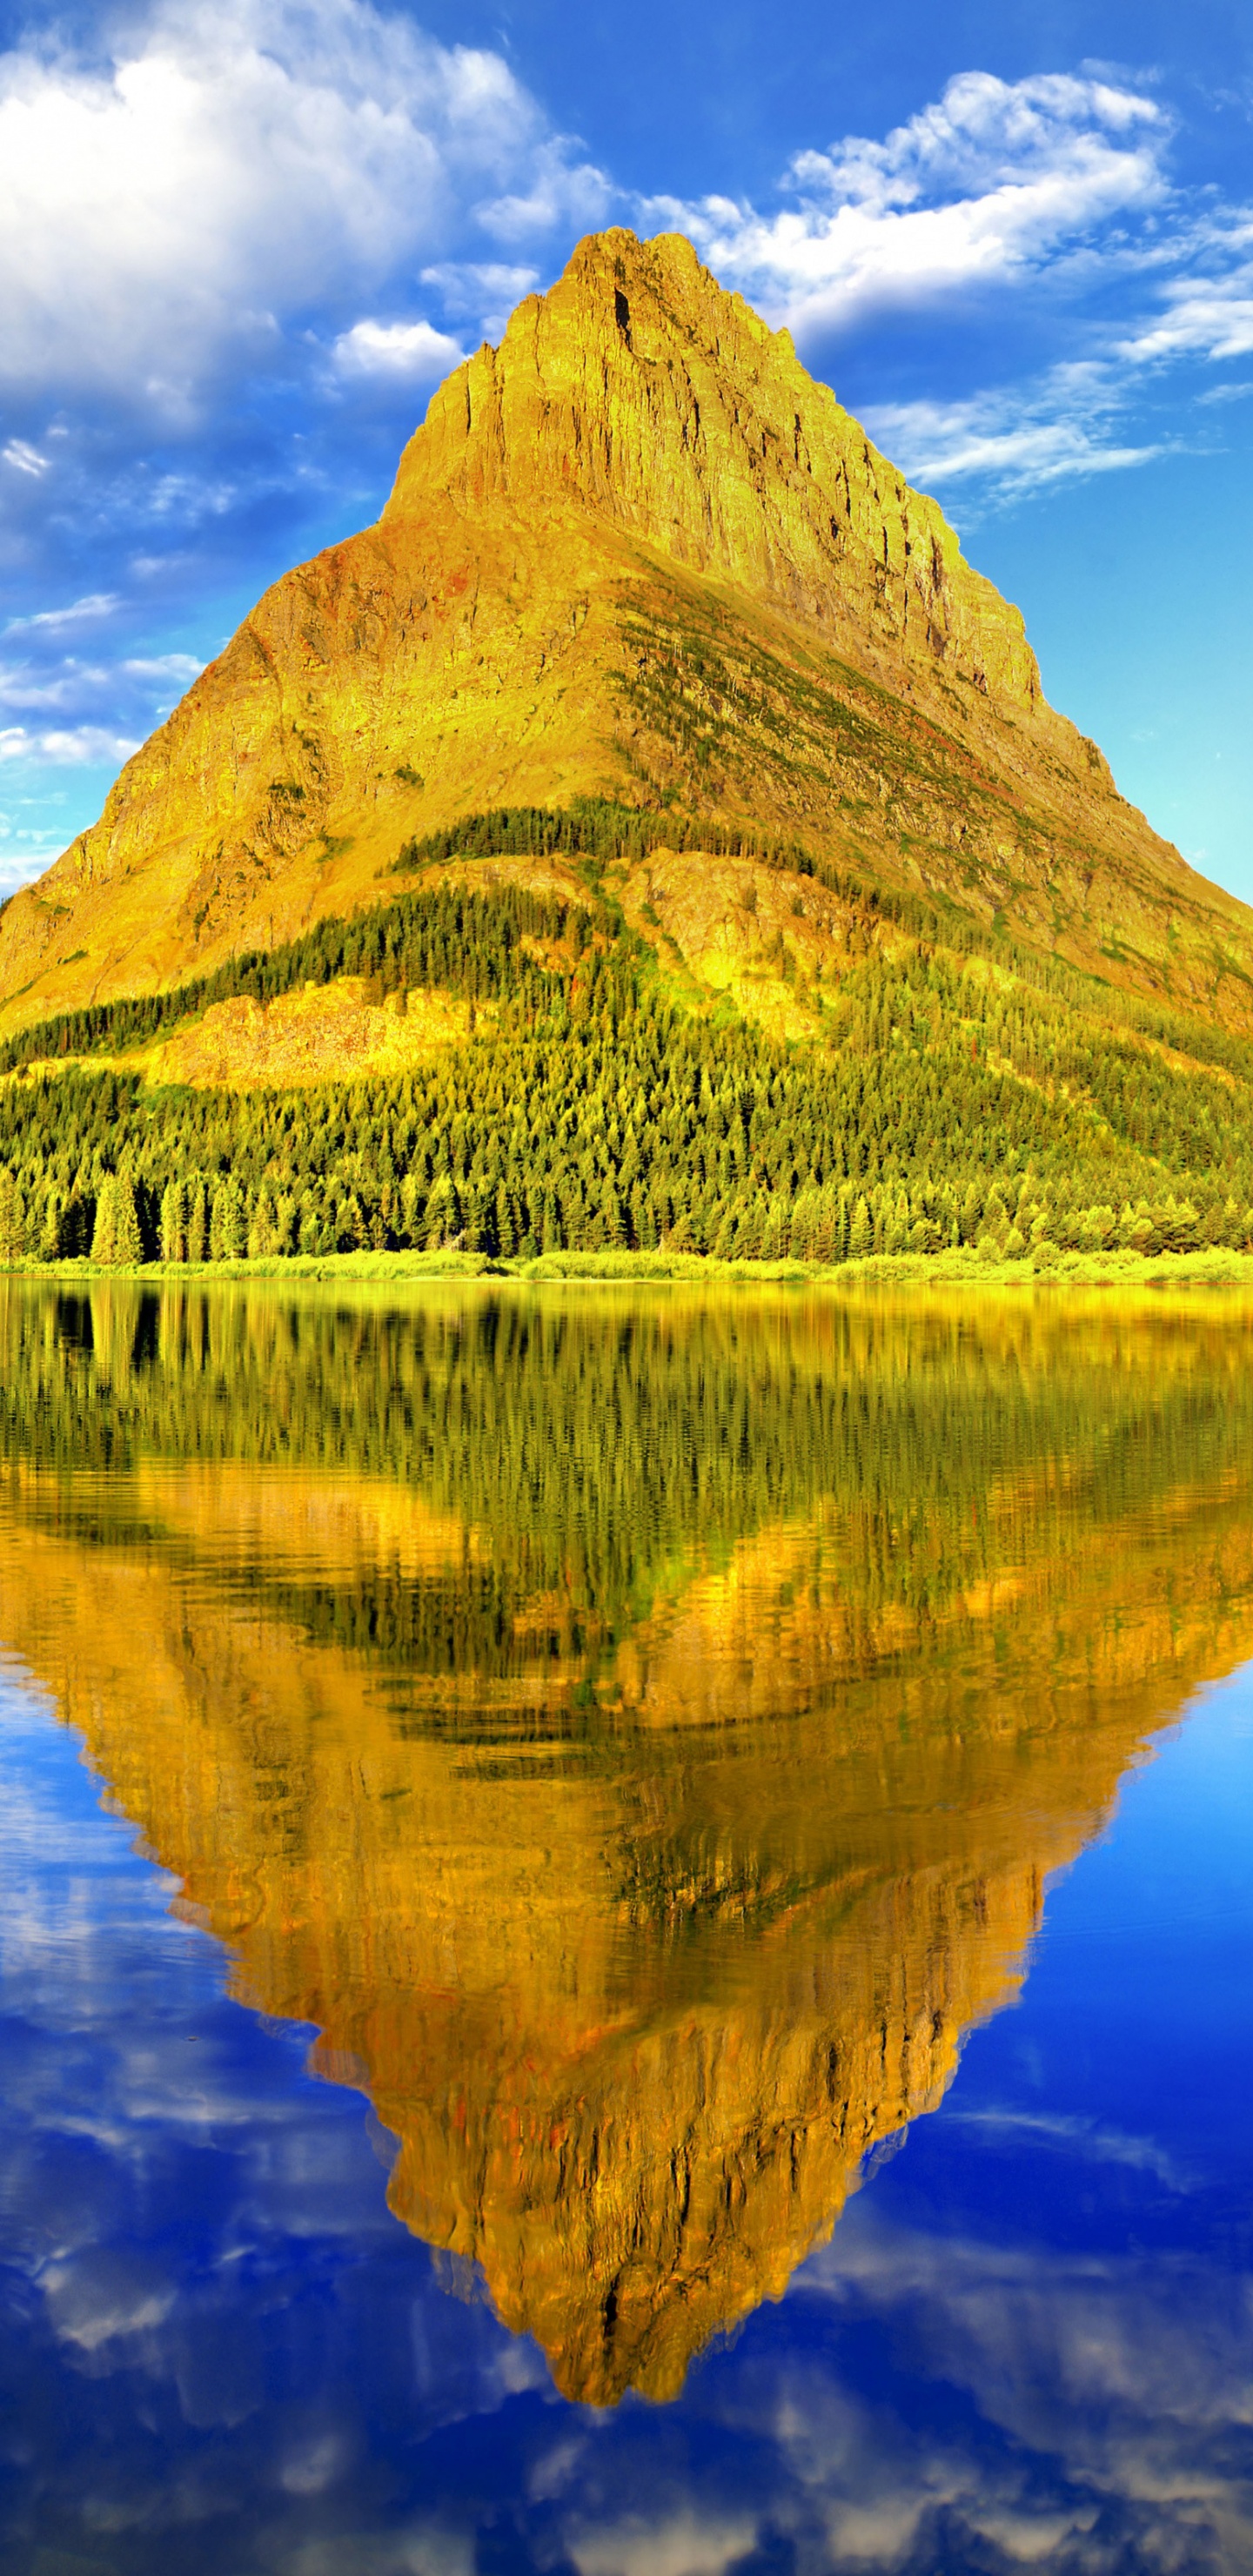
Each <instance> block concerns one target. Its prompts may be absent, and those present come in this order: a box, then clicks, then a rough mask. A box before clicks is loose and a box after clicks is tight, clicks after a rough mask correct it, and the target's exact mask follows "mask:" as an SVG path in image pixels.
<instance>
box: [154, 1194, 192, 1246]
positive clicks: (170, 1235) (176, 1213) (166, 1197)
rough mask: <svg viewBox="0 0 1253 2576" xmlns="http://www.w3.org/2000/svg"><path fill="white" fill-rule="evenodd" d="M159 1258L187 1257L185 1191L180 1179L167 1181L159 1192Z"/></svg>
mask: <svg viewBox="0 0 1253 2576" xmlns="http://www.w3.org/2000/svg"><path fill="white" fill-rule="evenodd" d="M160 1243H161V1259H162V1260H163V1261H185V1260H186V1259H187V1193H186V1191H185V1189H184V1187H183V1184H182V1182H181V1181H167V1182H166V1185H165V1188H164V1190H163V1191H162V1193H161V1227H160Z"/></svg>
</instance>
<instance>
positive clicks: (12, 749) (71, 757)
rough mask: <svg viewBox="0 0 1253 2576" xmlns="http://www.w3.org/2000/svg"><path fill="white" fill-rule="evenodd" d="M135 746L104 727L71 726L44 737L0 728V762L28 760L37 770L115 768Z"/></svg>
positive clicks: (14, 728) (23, 729) (22, 728)
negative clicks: (37, 767) (48, 768)
mask: <svg viewBox="0 0 1253 2576" xmlns="http://www.w3.org/2000/svg"><path fill="white" fill-rule="evenodd" d="M138 749H139V744H138V742H134V741H131V740H129V739H128V737H127V736H126V735H124V734H118V733H111V732H110V731H109V729H108V727H107V726H106V725H74V726H72V727H66V728H64V729H61V730H55V731H51V732H48V733H31V732H28V730H27V728H26V726H25V725H4V726H0V761H3V760H28V761H31V762H33V763H35V764H36V765H37V766H39V767H40V768H46V767H48V766H52V767H54V768H67V769H80V768H83V767H95V766H99V767H102V768H116V767H117V766H118V764H119V762H121V761H123V760H129V759H130V757H131V754H132V752H135V751H138Z"/></svg>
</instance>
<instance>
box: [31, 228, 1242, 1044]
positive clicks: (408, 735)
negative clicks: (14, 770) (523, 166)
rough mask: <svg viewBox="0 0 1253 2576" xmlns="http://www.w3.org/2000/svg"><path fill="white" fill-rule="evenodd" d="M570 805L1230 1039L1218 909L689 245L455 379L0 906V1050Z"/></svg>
mask: <svg viewBox="0 0 1253 2576" xmlns="http://www.w3.org/2000/svg"><path fill="white" fill-rule="evenodd" d="M579 796H601V797H609V798H616V799H620V800H624V801H625V802H626V803H628V804H632V805H642V806H646V807H650V808H652V809H657V808H658V807H663V808H667V809H668V808H669V807H670V806H671V804H672V803H674V802H675V801H676V800H677V804H678V806H679V807H680V808H681V809H682V810H684V811H685V812H686V814H687V815H688V817H689V818H692V817H695V818H702V817H709V818H715V817H716V818H721V820H722V821H723V822H724V823H725V822H728V821H729V822H731V823H738V824H741V825H751V826H756V827H759V828H761V829H764V830H766V831H768V832H775V833H785V834H787V835H789V836H791V837H792V838H794V839H795V840H796V841H797V842H799V843H800V844H803V845H804V846H805V847H806V848H807V849H808V850H809V851H810V853H811V854H813V855H816V856H818V857H821V858H824V859H829V860H832V861H835V862H837V863H839V864H841V865H842V864H844V863H848V864H850V865H852V866H853V867H854V868H856V869H857V870H859V871H860V872H861V874H862V877H863V879H864V878H867V877H868V878H869V879H870V880H871V881H872V882H873V881H875V880H877V881H879V882H880V883H891V884H896V885H904V886H916V887H921V888H923V889H924V890H926V891H928V892H930V893H932V894H934V895H936V896H938V897H939V898H940V899H941V900H942V901H943V902H947V903H951V904H952V905H954V906H955V907H956V908H957V909H958V911H959V912H960V913H964V914H965V915H967V916H971V915H973V916H974V917H975V918H976V919H977V920H978V921H979V922H980V923H981V924H982V925H983V926H984V928H985V929H987V928H989V927H991V928H993V929H997V928H1001V927H1004V928H1008V929H1010V930H1012V931H1013V932H1014V933H1015V934H1016V935H1017V936H1018V937H1019V938H1020V939H1025V940H1027V941H1028V942H1030V943H1032V944H1034V945H1035V946H1036V947H1039V948H1043V949H1046V950H1053V949H1056V950H1057V951H1058V952H1059V953H1061V954H1063V955H1065V956H1066V957H1068V958H1069V959H1071V960H1072V961H1074V962H1076V963H1077V964H1079V965H1080V966H1083V967H1087V968H1094V969H1095V970H1096V971H1097V972H1098V973H1099V974H1100V975H1101V976H1102V977H1104V978H1105V979H1106V980H1107V981H1112V982H1114V983H1117V984H1123V985H1127V986H1129V987H1131V988H1133V989H1135V990H1138V991H1141V992H1145V993H1151V994H1153V995H1154V996H1155V997H1156V998H1159V999H1160V998H1163V997H1165V998H1168V999H1170V1000H1171V1001H1173V1002H1174V1003H1176V1004H1178V1005H1181V1006H1183V1007H1185V1008H1188V1007H1193V1008H1195V1007H1203V1008H1204V1009H1205V1010H1206V1012H1207V1013H1213V1014H1214V1015H1216V1016H1217V1017H1218V1018H1219V1019H1221V1020H1224V1021H1225V1022H1226V1023H1227V1024H1228V1025H1230V1026H1232V1027H1234V1028H1248V1027H1249V1026H1250V1025H1253V1020H1251V1014H1250V1006H1249V991H1250V968H1251V967H1253V938H1251V936H1250V926H1251V924H1250V915H1249V913H1248V911H1247V909H1246V908H1245V907H1244V906H1243V905H1241V904H1238V903H1237V902H1235V901H1234V899H1233V898H1231V897H1229V896H1226V895H1224V894H1222V893H1221V892H1220V891H1219V890H1217V889H1216V888H1214V887H1211V886H1208V885H1207V884H1206V883H1205V882H1204V881H1203V880H1202V879H1200V878H1198V877H1196V876H1195V875H1194V874H1193V873H1192V871H1191V870H1190V869H1188V868H1187V867H1186V866H1185V864H1184V862H1183V861H1182V859H1181V858H1180V857H1179V855H1178V853H1177V852H1176V851H1175V850H1173V849H1172V848H1171V847H1170V846H1169V845H1168V844H1167V843H1165V842H1163V841H1162V840H1160V839H1159V838H1158V837H1157V835H1156V834H1154V833H1153V832H1152V831H1150V829H1149V827H1148V825H1147V824H1146V823H1145V821H1144V818H1143V817H1142V816H1141V815H1140V814H1138V813H1136V812H1135V811H1134V810H1133V809H1132V808H1131V807H1130V806H1128V805H1127V804H1126V803H1125V802H1124V801H1123V800H1122V799H1121V798H1120V797H1119V796H1118V795H1117V793H1116V791H1115V789H1114V787H1113V783H1112V781H1111V779H1110V777H1109V773H1108V770H1107V768H1106V766H1105V763H1104V761H1103V760H1102V758H1101V755H1100V753H1099V752H1098V751H1097V749H1096V747H1095V746H1094V745H1092V744H1090V743H1088V742H1087V741H1085V740H1084V739H1083V738H1081V737H1080V736H1079V735H1078V734H1077V733H1076V731H1075V729H1074V727H1073V726H1072V725H1070V724H1069V723H1068V722H1067V721H1066V720H1065V719H1064V718H1063V717H1061V716H1059V715H1057V714H1056V713H1055V712H1054V711H1053V710H1052V709H1051V708H1050V707H1049V706H1048V705H1047V703H1046V702H1045V700H1044V698H1043V696H1042V693H1041V689H1040V681H1039V674H1038V670H1037V667H1036V663H1035V658H1034V656H1033V654H1032V652H1031V650H1030V647H1029V645H1028V643H1027V641H1026V637H1025V635H1024V632H1023V626H1022V620H1021V617H1020V616H1019V614H1018V611H1017V610H1016V609H1014V608H1012V607H1010V606H1009V605H1008V604H1007V603H1006V602H1005V601H1004V600H1002V599H1001V598H1000V597H999V595H998V594H997V592H996V591H995V590H994V589H993V588H992V586H991V584H990V583H988V582H987V581H985V580H984V579H983V578H982V577H981V576H980V575H979V574H978V573H976V572H975V571H973V570H972V569H971V567H970V566H969V565H968V564H966V563H965V562H964V560H963V558H962V555H961V552H960V549H959V546H958V543H957V539H956V537H955V535H954V533H953V531H952V529H951V528H950V527H949V526H948V525H947V523H946V522H945V520H944V518H943V516H942V514H941V512H940V511H939V509H938V508H937V506H936V504H935V503H934V502H933V501H931V500H929V499H927V498H926V497H925V496H921V495H919V494H917V493H915V492H912V491H911V490H910V489H909V487H908V486H907V485H906V483H905V482H904V481H903V479H902V477H901V476H900V475H899V474H898V473H897V472H896V470H895V469H894V468H893V467H892V466H891V465H890V464H889V463H888V462H887V460H886V459H885V458H883V457H882V456H880V455H879V454H878V453H877V451H876V450H875V449H874V447H873V446H872V445H871V444H870V442H869V440H868V439H867V438H866V436H865V435H864V433H863V432H862V431H861V430H860V429H859V428H858V426H857V423H856V422H855V421H854V420H852V419H851V418H850V417H849V415H848V414H847V413H846V412H844V411H843V410H842V409H841V408H840V406H839V404H838V403H837V401H836V399H835V397H834V395H833V394H832V393H831V392H830V391H829V389H827V388H826V387H825V386H822V385H819V384H816V383H815V382H814V381H813V379H812V378H811V377H810V376H809V375H807V373H806V372H805V370H804V368H803V367H802V366H801V365H800V364H799V362H798V360H797V358H796V355H795V352H794V350H793V348H792V345H791V342H790V340H789V339H788V336H787V334H786V333H785V332H778V333H774V332H771V331H770V330H769V329H768V327H767V326H766V324H765V323H764V322H762V321H761V320H760V319H759V318H758V317H757V316H756V315H755V314H753V313H752V312H751V311H750V310H749V309H748V307H747V306H746V305H745V304H744V303H743V302H742V300H741V299H740V298H739V297H738V296H733V295H727V294H725V293H724V292H723V291H722V289H721V288H720V287H719V286H718V285H717V283H716V281H715V280H714V279H713V278H712V277H711V276H709V274H708V273H707V271H705V270H704V269H702V268H701V266H700V264H699V262H698V261H697V258H696V255H695V253H694V251H693V250H692V248H691V245H690V244H689V243H688V242H686V241H684V240H683V239H681V238H680V237H678V236H674V235H670V236H663V237H662V238H660V239H658V240H656V241H653V242H649V243H641V242H639V241H637V240H636V239H635V237H634V236H633V235H632V234H630V233H627V232H620V231H615V232H609V233H605V234H602V235H598V236H595V237H592V238H591V239H589V240H587V241H585V242H584V243H582V244H581V245H580V247H579V249H578V250H577V251H576V252H575V254H574V257H573V258H572V260H571V262H570V265H569V267H568V269H567V270H566V272H565V275H564V276H563V277H562V278H561V279H560V280H559V281H558V283H557V284H556V286H554V287H553V289H552V290H551V292H550V293H549V294H548V295H546V296H543V297H540V296H530V297H528V298H527V299H526V301H525V302H524V303H523V304H522V305H520V306H519V308H518V310H517V312H516V313H515V314H514V316H513V318H512V320H511V322H510V324H509V326H508V329H507V331H506V333H505V336H504V339H503V341H502V344H501V346H500V348H499V349H498V350H493V349H490V348H484V349H483V350H481V351H480V352H479V353H478V355H477V356H476V357H474V358H472V359H471V360H470V361H468V363H467V364H466V365H464V366H462V367H460V368H458V369H457V370H456V372H455V373H454V374H453V375H452V376H451V377H450V378H449V379H448V382H447V383H446V384H445V385H444V386H443V387H442V388H441V389H440V391H439V392H438V393H437V394H436V396H435V398H434V400H433V401H432V404H431V407H430V411H429V414H428V417H427V420H426V422H425V424H424V426H423V427H422V428H421V429H420V430H419V431H418V432H417V434H416V436H415V437H414V439H413V440H412V442H411V444H410V445H409V447H408V448H407V449H406V451H405V454H404V457H403V458H402V461H401V466H400V471H399V474H398V476H397V480H396V485H395V489H394V491H393V493H392V496H391V499H390V501H389V502H388V505H387V508H386V510H385V511H384V513H383V516H382V518H381V519H380V521H379V522H378V524H377V526H375V527H373V528H369V529H367V530H365V531H364V532H363V533H362V534H360V535H358V536H356V537H353V538H350V539H349V540H347V541H346V542H345V543H344V544H342V545H339V546H336V547H334V548H332V549H331V550H330V551H329V552H328V553H326V554H324V555H321V556H319V557H318V558H317V559H316V560H315V561H314V562H313V563H310V564H307V565H304V566H303V567H301V568H300V569H299V570H297V571H294V572H292V573H290V574H289V575H287V576H286V577H285V578H284V580H282V581H280V582H279V583H277V584H276V585H275V587H274V588H273V589H272V590H271V591H269V592H267V594H266V596H265V597H264V598H263V599H262V600H261V602H260V603H259V605H258V607H257V608H256V610H255V611H254V613H253V614H252V616H251V617H249V618H248V619H247V620H246V621H245V623H244V625H243V626H242V627H241V628H240V630H239V632H238V634H237V635H236V636H235V637H234V639H233V641H232V642H231V643H230V645H229V646H228V647H227V649H226V651H225V652H224V653H223V654H222V655H221V656H220V658H219V659H218V660H217V661H216V662H214V663H213V664H211V665H210V667H209V669H208V670H207V671H206V672H205V673H204V674H203V676H202V677H201V678H200V679H199V680H197V681H196V683H195V684H194V686H193V688H192V689H191V690H190V691H189V693H188V695H187V697H186V698H185V699H184V700H183V702H182V704H181V705H180V706H179V707H178V708H177V709H176V710H175V712H174V714H173V715H172V716H171V717H170V719H169V721H168V723H166V724H165V725H164V726H163V727H162V728H161V729H160V731H159V732H158V733H157V734H155V735H154V736H153V738H152V740H151V741H150V742H149V743H148V744H147V745H145V747H144V748H143V750H142V751H141V752H140V753H138V754H137V756H136V757H135V759H134V760H132V761H131V762H130V763H129V764H128V766H127V768H126V769H125V770H124V772H123V773H122V776H121V778H120V779H119V781H118V783H117V786H116V787H115V789H114V790H113V792H112V794H111V796H110V798H109V800H108V803H107V805H106V808H105V811H104V814H103V816H102V818H101V820H100V822H99V824H98V825H97V826H96V827H95V828H94V829H93V830H91V831H89V832H87V833H84V834H83V835H82V836H81V837H80V839H79V840H77V841H76V842H75V843H74V845H73V846H72V848H71V849H70V850H68V851H67V852H66V853H65V855H64V857H63V858H61V859H60V860H58V861H57V863H56V865H55V866H54V867H53V868H52V869H51V870H50V871H49V873H48V875H47V876H46V877H44V878H43V879H42V880H41V881H40V883H39V884H38V886H36V887H34V888H33V889H30V890H29V891H27V892H24V893H22V894H19V895H18V896H17V897H15V899H14V901H13V902H12V903H11V904H10V905H9V906H8V907H7V909H6V911H5V914H4V919H3V922H2V923H0V995H3V996H5V997H7V1008H6V1010H5V1025H6V1026H7V1027H9V1028H14V1027H19V1026H23V1025H25V1024H26V1023H28V1022H30V1021H32V1020H41V1019H43V1018H45V1017H46V1016H47V1015H48V1014H50V1013H55V1012H58V1011H60V1010H62V1009H66V1008H77V1007H79V1006H81V1005H83V1004H86V1003H88V1002H92V1001H96V1000H100V999H102V998H107V997H109V996H112V995H116V994H118V993H121V992H143V991H148V990H152V989H153V988H155V987H157V986H160V985H164V984H170V983H176V982H177V981H179V980H180V979H182V978H184V977H186V976H187V975H189V974H191V973H193V972H198V971H201V970H203V969H205V968H208V967H212V966H214V965H216V964H218V963H219V962H220V961H222V960H223V959H225V958H227V957H229V956H230V955H232V954H233V953H234V952H236V951H237V950H239V949H240V948H248V947H262V948H266V947H270V946H273V945H274V944H275V943H279V942H282V941H285V940H289V939H291V938H292V937H293V936H295V935H296V934H297V933H298V932H300V931H301V930H302V929H303V928H304V927H305V926H306V925H307V924H308V923H309V922H310V921H312V920H314V919H316V918H320V917H324V916H327V915H338V914H342V913H345V912H348V911H351V910H352V909H353V908H354V906H356V905H358V904H360V903H361V902H363V901H364V900H367V899H369V900H376V899H377V898H378V895H379V891H380V878H381V879H382V881H383V885H384V890H385V891H386V890H387V874H388V871H389V870H390V869H391V868H392V866H393V864H394V862H395V859H396V856H397V853H398V851H399V849H400V848H401V846H402V844H404V843H405V842H406V841H407V840H408V839H410V838H411V837H412V836H413V835H415V834H416V835H418V836H419V837H421V836H422V835H426V834H429V833H430V832H431V831H432V830H434V829H436V828H442V827H443V826H445V825H447V824H449V823H451V822H453V821H455V820H456V819H457V818H458V817H460V816H463V815H466V814H469V813H471V812H473V811H475V810H478V809H485V808H489V807H496V806H500V805H510V806H524V805H554V804H558V805H562V804H566V803H567V802H569V800H571V799H572V798H576V797H579ZM698 842H699V835H697V843H698ZM685 846H687V847H691V846H693V845H692V843H691V842H690V840H689V842H688V843H687V844H686V845H685ZM393 890H394V881H393ZM721 893H722V896H723V897H724V898H725V900H726V901H729V900H730V896H729V895H728V894H727V889H726V888H725V887H723V888H722V889H721ZM724 908H725V904H724ZM671 929H672V931H673V925H671ZM680 944H682V943H681V941H680Z"/></svg>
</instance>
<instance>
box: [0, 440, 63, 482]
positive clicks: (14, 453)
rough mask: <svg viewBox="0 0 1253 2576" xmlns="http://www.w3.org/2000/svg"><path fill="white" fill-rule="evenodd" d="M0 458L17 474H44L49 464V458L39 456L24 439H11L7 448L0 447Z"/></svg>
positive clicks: (34, 448) (36, 450) (36, 449)
mask: <svg viewBox="0 0 1253 2576" xmlns="http://www.w3.org/2000/svg"><path fill="white" fill-rule="evenodd" d="M0 457H3V459H4V462H5V464H6V465H12V466H13V467H14V469H15V471H16V472H17V473H19V474H34V475H40V474H46V473H47V471H48V466H49V464H50V462H51V459H50V458H49V457H47V456H41V455H40V453H39V450H38V448H37V447H30V446H28V444H27V442H26V440H25V439H24V438H11V439H10V440H9V441H8V444H7V446H5V447H0Z"/></svg>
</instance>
